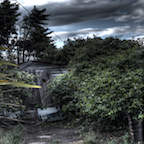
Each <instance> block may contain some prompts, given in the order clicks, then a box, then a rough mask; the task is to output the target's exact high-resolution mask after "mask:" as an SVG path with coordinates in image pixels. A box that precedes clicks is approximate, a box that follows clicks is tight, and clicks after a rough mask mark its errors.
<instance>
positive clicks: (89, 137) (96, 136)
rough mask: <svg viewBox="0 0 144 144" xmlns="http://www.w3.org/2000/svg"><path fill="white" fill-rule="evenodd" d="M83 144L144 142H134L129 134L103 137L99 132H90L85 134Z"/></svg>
mask: <svg viewBox="0 0 144 144" xmlns="http://www.w3.org/2000/svg"><path fill="white" fill-rule="evenodd" d="M83 144H144V143H143V142H134V141H133V140H132V139H131V138H130V135H129V134H128V133H125V135H123V136H120V137H115V136H113V137H109V136H108V135H107V136H106V135H105V136H104V135H101V134H100V133H99V132H88V133H86V134H85V137H84V141H83Z"/></svg>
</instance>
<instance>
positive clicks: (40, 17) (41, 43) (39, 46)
mask: <svg viewBox="0 0 144 144" xmlns="http://www.w3.org/2000/svg"><path fill="white" fill-rule="evenodd" d="M45 11H46V9H42V10H39V9H38V8H37V7H36V6H34V8H33V9H32V11H31V13H30V14H29V15H28V16H24V18H23V28H24V30H25V31H24V32H25V33H24V36H25V37H24V45H27V42H28V43H29V42H30V43H31V45H30V47H29V48H28V49H27V48H26V50H27V51H28V53H29V55H30V53H31V52H32V51H35V52H36V56H37V57H38V58H40V59H41V60H44V59H43V58H44V57H46V55H47V52H48V53H51V51H54V50H55V49H56V48H55V46H54V44H53V42H52V40H51V39H50V38H51V37H49V36H48V35H49V34H50V33H51V32H48V30H49V29H48V28H45V25H47V22H46V21H47V20H49V19H48V17H49V15H46V14H44V13H45Z"/></svg>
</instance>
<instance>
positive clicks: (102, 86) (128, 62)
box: [48, 37, 144, 129]
mask: <svg viewBox="0 0 144 144" xmlns="http://www.w3.org/2000/svg"><path fill="white" fill-rule="evenodd" d="M143 58H144V54H143V47H142V46H140V45H138V43H137V42H135V41H130V40H120V39H118V38H113V37H109V38H106V39H104V40H103V39H101V38H97V37H94V38H93V39H87V41H86V42H85V45H84V46H83V47H79V48H78V49H77V50H76V53H75V56H74V57H73V58H72V60H71V61H70V63H69V65H70V66H71V71H69V72H68V73H67V74H63V75H61V76H59V77H57V78H56V79H55V80H54V81H53V82H51V83H50V84H49V85H48V88H49V89H51V91H50V93H51V95H52V97H53V100H54V102H55V105H59V106H61V107H62V109H63V110H64V111H70V112H72V113H74V114H75V115H77V116H78V115H81V116H82V117H85V116H87V117H89V118H90V119H93V120H95V121H97V122H99V124H100V123H101V122H102V121H106V120H107V122H110V121H113V120H116V119H117V118H118V117H121V116H122V115H125V117H127V115H128V114H130V115H131V116H132V118H136V119H138V118H142V117H143V104H144V103H143V95H142V93H143V87H144V85H143V82H142V81H143ZM107 122H106V123H107ZM115 128H117V127H115ZM115 128H114V129H115Z"/></svg>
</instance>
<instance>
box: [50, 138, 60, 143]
mask: <svg viewBox="0 0 144 144" xmlns="http://www.w3.org/2000/svg"><path fill="white" fill-rule="evenodd" d="M52 143H62V141H61V140H58V139H57V140H54V141H53V142H52Z"/></svg>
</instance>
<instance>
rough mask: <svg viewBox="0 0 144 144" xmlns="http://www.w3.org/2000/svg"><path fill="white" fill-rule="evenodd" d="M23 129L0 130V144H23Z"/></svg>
mask: <svg viewBox="0 0 144 144" xmlns="http://www.w3.org/2000/svg"><path fill="white" fill-rule="evenodd" d="M22 134H23V131H22V130H20V128H18V127H17V128H15V129H13V130H10V131H9V132H5V133H2V132H0V144H24V143H23V142H22Z"/></svg>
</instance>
